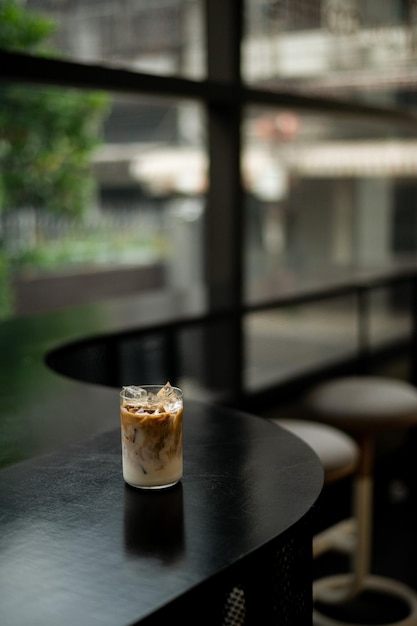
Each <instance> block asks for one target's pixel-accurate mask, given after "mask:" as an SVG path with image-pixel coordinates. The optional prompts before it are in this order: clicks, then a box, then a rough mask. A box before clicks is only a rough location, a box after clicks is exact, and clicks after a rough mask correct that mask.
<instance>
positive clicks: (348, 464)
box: [271, 419, 359, 482]
mask: <svg viewBox="0 0 417 626" xmlns="http://www.w3.org/2000/svg"><path fill="white" fill-rule="evenodd" d="M271 421H272V422H274V423H275V424H278V425H279V426H282V427H283V428H286V429H287V430H289V431H290V432H292V433H293V434H294V435H297V436H298V437H300V439H302V440H303V441H305V443H307V444H308V445H309V446H310V447H311V448H312V449H313V450H314V452H315V453H316V454H317V456H318V457H319V459H320V461H321V463H322V465H323V468H324V480H325V482H332V481H334V480H339V479H340V478H343V477H344V476H347V475H348V474H351V473H352V472H353V471H354V470H355V469H356V466H357V463H358V459H359V449H358V446H357V445H356V443H355V442H354V441H353V439H351V437H349V435H346V434H345V433H342V432H341V431H339V430H338V429H337V428H334V427H332V426H329V425H327V424H318V423H317V422H310V421H308V420H299V419H271Z"/></svg>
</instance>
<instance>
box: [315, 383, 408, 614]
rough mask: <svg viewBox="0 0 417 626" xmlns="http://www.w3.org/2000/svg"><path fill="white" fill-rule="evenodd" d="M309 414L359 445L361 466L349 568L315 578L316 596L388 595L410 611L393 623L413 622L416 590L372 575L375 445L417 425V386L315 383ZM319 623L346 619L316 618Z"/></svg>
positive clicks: (341, 598) (329, 600) (329, 598)
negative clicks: (388, 433) (377, 439)
mask: <svg viewBox="0 0 417 626" xmlns="http://www.w3.org/2000/svg"><path fill="white" fill-rule="evenodd" d="M307 408H308V409H309V411H310V414H311V417H312V419H314V420H318V421H319V422H321V423H325V424H327V425H331V426H333V427H334V428H337V429H341V430H343V431H344V432H345V433H348V434H349V435H351V436H352V437H353V438H354V439H355V440H356V441H357V443H358V446H359V450H360V455H359V465H358V467H357V470H356V472H355V489H354V491H355V496H354V508H355V514H354V526H353V527H352V530H353V531H354V535H353V536H354V542H353V545H352V555H353V561H352V572H351V573H349V574H338V575H334V576H328V577H326V578H323V579H321V580H318V581H315V584H314V588H313V595H314V600H315V602H316V601H319V602H322V603H333V604H334V603H343V602H346V601H348V600H350V599H352V598H354V597H356V596H357V595H358V594H359V593H360V592H362V591H365V590H370V591H374V592H382V593H385V594H391V595H393V596H396V597H398V598H400V599H401V600H402V601H403V602H404V603H405V604H406V605H407V606H408V610H409V611H408V615H407V616H406V617H405V618H403V619H400V620H399V621H396V622H391V625H392V624H395V625H396V626H399V625H401V626H415V625H416V624H417V594H416V593H415V592H414V591H413V590H412V589H410V588H409V587H407V586H406V585H404V584H402V583H400V582H398V581H395V580H392V579H390V578H385V577H381V576H374V575H371V573H370V562H371V544H372V508H373V500H372V497H373V479H374V447H375V437H376V435H377V433H379V432H381V431H387V430H398V429H408V428H410V427H412V426H414V425H416V424H417V390H416V389H415V388H414V387H413V386H412V385H410V384H408V383H406V382H403V381H400V380H394V379H391V378H384V377H371V376H362V377H347V378H340V379H336V380H333V381H329V382H326V383H323V384H321V385H319V386H318V387H317V388H316V389H314V390H313V392H312V393H311V394H310V395H309V396H308V398H307ZM316 617H317V623H318V624H322V625H323V626H328V625H333V624H341V623H344V624H345V626H346V622H340V621H336V620H334V619H328V618H327V617H326V616H324V617H322V616H316Z"/></svg>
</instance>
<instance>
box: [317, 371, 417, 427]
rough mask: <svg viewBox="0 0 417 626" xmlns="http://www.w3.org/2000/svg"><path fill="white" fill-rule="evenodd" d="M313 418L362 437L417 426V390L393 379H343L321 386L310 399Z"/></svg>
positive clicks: (367, 377) (375, 377) (371, 377)
mask: <svg viewBox="0 0 417 626" xmlns="http://www.w3.org/2000/svg"><path fill="white" fill-rule="evenodd" d="M308 405H309V408H310V410H311V411H312V413H313V416H315V417H317V418H319V419H320V420H322V421H324V422H327V423H329V424H332V425H334V426H336V427H339V428H342V429H344V430H347V431H349V432H352V433H355V434H360V433H364V432H368V433H371V432H376V431H381V430H387V429H403V428H407V427H409V426H412V425H414V424H417V389H415V387H413V386H412V385H411V384H409V383H406V382H404V381H401V380H395V379H392V378H384V377H378V376H362V377H347V378H339V379H337V380H334V381H330V382H326V383H323V384H322V385H319V386H318V387H317V388H316V389H315V390H314V391H313V392H312V393H311V394H310V396H309V398H308Z"/></svg>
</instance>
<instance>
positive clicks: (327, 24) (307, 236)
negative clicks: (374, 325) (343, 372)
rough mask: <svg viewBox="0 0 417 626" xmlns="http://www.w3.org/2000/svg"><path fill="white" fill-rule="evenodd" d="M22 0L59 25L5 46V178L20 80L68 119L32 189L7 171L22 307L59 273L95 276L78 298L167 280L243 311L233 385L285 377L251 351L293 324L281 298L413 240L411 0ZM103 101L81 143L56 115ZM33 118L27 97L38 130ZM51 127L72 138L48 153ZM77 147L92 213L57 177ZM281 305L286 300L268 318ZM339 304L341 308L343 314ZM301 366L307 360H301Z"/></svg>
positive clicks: (322, 284) (8, 235)
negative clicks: (268, 330)
mask: <svg viewBox="0 0 417 626" xmlns="http://www.w3.org/2000/svg"><path fill="white" fill-rule="evenodd" d="M7 2H9V3H13V2H14V0H7ZM16 4H17V3H16ZM18 6H20V7H21V11H23V12H27V11H30V12H33V15H35V16H37V17H38V18H40V17H41V18H42V19H44V18H48V19H50V20H52V22H53V24H54V27H53V28H52V27H51V28H50V27H49V26H48V23H47V22H45V23H44V25H43V26H42V28H43V29H44V32H45V34H44V36H43V37H42V38H41V41H38V42H37V43H36V42H35V43H34V42H33V41H32V43H31V42H30V41H29V43H28V41H27V39H26V40H25V39H23V43H24V45H23V44H22V40H20V39H19V40H18V41H17V42H10V43H9V45H7V46H5V49H4V50H3V51H2V52H1V59H0V61H1V64H0V67H1V70H0V72H1V76H0V80H1V81H2V91H1V93H0V104H1V103H2V102H3V111H2V118H1V119H2V121H3V129H2V131H1V132H2V138H3V150H2V152H0V161H1V159H3V177H4V176H6V174H7V168H5V166H4V164H5V163H6V161H5V154H6V151H5V150H4V146H6V147H7V146H10V145H11V143H12V142H11V139H12V138H11V137H10V136H8V135H7V132H8V129H7V123H6V122H7V119H8V118H7V115H9V116H10V115H12V114H13V118H14V119H15V120H17V121H16V124H18V123H19V120H18V116H17V115H16V113H17V111H18V108H14V109H13V108H11V107H10V102H12V100H7V98H10V94H11V93H12V92H13V91H14V90H21V91H20V101H19V102H20V104H21V103H22V101H23V102H25V101H26V103H27V102H28V101H29V102H33V103H34V104H33V112H32V114H33V119H36V116H42V115H43V112H44V111H45V109H47V108H48V106H49V107H52V112H53V115H54V120H55V126H56V129H55V126H52V125H51V126H50V129H51V132H50V133H49V134H48V133H47V132H45V133H44V137H43V140H44V141H45V145H46V148H48V150H47V149H46V148H45V150H44V153H43V152H42V151H41V150H40V149H39V146H38V147H36V141H38V140H39V138H37V137H36V136H35V137H34V138H33V141H34V145H33V150H34V152H33V154H34V155H36V158H38V157H39V156H42V154H43V157H44V158H43V160H42V159H41V161H42V162H41V163H40V164H38V165H37V167H38V168H40V169H39V170H37V171H38V176H36V175H35V170H33V169H32V171H31V170H30V168H29V169H28V170H27V171H26V176H22V180H24V179H26V180H24V184H27V185H28V193H27V194H26V195H25V194H22V193H20V195H19V194H18V193H17V191H19V192H20V191H22V189H19V188H18V187H16V186H15V191H16V194H15V196H11V195H10V194H11V192H10V190H9V192H8V193H9V196H8V197H9V198H14V199H15V200H16V199H17V198H21V200H20V201H19V202H17V200H16V202H17V204H16V202H15V203H11V201H10V202H9V204H8V205H7V206H4V203H5V201H6V200H5V198H6V197H7V196H6V191H7V189H6V186H5V182H4V180H5V179H3V185H2V188H3V195H2V200H1V202H2V205H3V206H2V213H1V238H2V248H1V250H2V252H1V254H2V258H3V259H4V261H3V263H2V267H6V270H7V271H8V272H11V275H12V278H13V285H14V287H15V289H16V294H18V293H19V292H18V289H21V292H20V294H21V295H20V296H18V297H16V298H15V300H16V304H17V307H19V306H22V309H21V310H20V311H19V309H17V312H18V313H20V314H22V313H23V314H24V313H25V312H30V308H29V304H28V303H31V305H32V307H33V306H35V304H37V306H39V307H41V306H45V300H44V299H39V298H38V299H37V302H36V298H33V296H31V295H30V294H33V291H30V289H32V288H34V287H35V286H36V285H35V283H37V284H38V283H39V282H42V281H44V283H45V282H47V281H51V282H49V283H48V284H53V283H52V281H53V279H54V278H56V277H57V276H58V278H57V280H59V281H61V284H62V281H63V280H64V279H68V280H71V281H72V280H73V279H74V274H78V275H79V278H80V280H81V279H84V280H85V283H84V287H83V289H81V288H78V289H77V290H76V292H77V294H78V297H80V298H81V296H82V294H84V296H83V297H84V300H83V301H84V302H87V301H92V300H93V301H98V300H100V299H104V298H108V297H114V296H116V297H120V296H123V295H126V294H131V293H139V292H140V293H147V292H149V291H152V290H153V291H155V290H162V291H163V290H169V291H170V293H171V294H176V297H177V298H178V301H181V302H183V303H186V304H184V309H183V310H186V309H187V306H188V305H189V306H190V309H189V310H190V311H191V312H192V314H193V315H196V314H198V315H200V314H201V315H202V316H204V315H208V316H210V315H213V316H216V315H220V316H221V315H226V316H229V322H231V325H230V326H229V325H228V324H226V323H225V324H224V327H227V328H229V330H230V328H233V329H234V330H233V333H235V334H234V335H233V337H231V336H230V332H229V331H227V332H223V331H222V332H220V331H219V333H217V335H218V336H219V337H222V336H224V337H225V340H228V341H231V343H232V344H233V346H234V349H233V350H235V352H236V353H235V354H234V352H233V350H231V351H229V350H228V359H227V362H228V364H229V366H230V368H232V367H234V369H235V370H236V375H235V376H234V377H233V376H232V379H233V380H231V382H230V386H232V387H233V386H234V388H235V391H236V390H238V391H239V392H241V391H242V389H243V388H244V387H245V385H249V387H252V388H253V387H255V388H256V389H261V388H262V387H264V386H268V385H270V384H273V380H277V377H276V376H275V375H274V376H273V377H272V379H271V378H270V376H269V375H266V376H265V374H264V373H265V371H266V370H267V369H268V367H267V365H265V364H263V370H262V371H263V373H262V375H260V376H259V375H258V373H257V372H258V370H257V365H256V363H257V361H258V356H257V350H258V347H259V345H260V342H261V343H262V342H264V341H265V333H264V322H265V324H266V325H267V326H268V325H269V326H268V327H271V320H272V321H273V322H274V324H275V322H277V324H278V326H279V327H280V328H281V327H282V328H289V324H288V321H289V318H285V315H284V317H282V316H281V304H282V301H283V300H285V299H286V298H287V299H290V298H291V296H294V295H297V294H298V295H300V291H301V292H303V293H304V294H310V295H311V297H313V296H314V291H315V290H321V289H323V288H333V287H335V288H339V287H340V285H344V284H346V281H349V280H350V279H351V277H352V275H353V274H355V273H358V272H359V273H360V272H372V271H375V270H378V271H384V270H386V269H387V268H391V267H392V266H393V264H394V263H400V262H402V261H403V258H404V255H407V257H408V258H409V256H410V255H412V256H414V255H415V253H416V251H417V236H415V234H414V232H412V233H410V232H408V231H407V227H404V219H405V217H404V216H405V215H406V223H407V224H408V223H409V222H408V220H411V223H413V224H414V223H417V222H415V219H414V216H415V213H416V211H417V208H416V206H415V203H413V202H412V200H410V198H412V197H414V194H415V190H416V185H415V182H414V180H415V175H416V173H417V138H416V125H415V118H414V104H415V99H416V85H415V79H414V70H413V66H414V63H415V49H416V48H415V41H414V40H415V33H414V31H415V20H416V19H417V18H416V12H415V11H414V9H413V3H408V4H407V7H408V10H404V7H405V3H403V2H399V1H398V2H397V1H395V0H387V1H386V2H384V3H382V5H381V3H380V2H378V1H377V0H367V1H366V2H361V3H358V2H356V1H355V0H322V1H321V2H305V1H303V0H300V1H299V2H285V1H273V0H263V1H262V2H258V1H257V0H256V1H255V0H246V2H243V0H242V1H237V2H220V3H218V2H212V1H211V0H182V1H181V0H140V1H139V0H125V1H124V2H123V3H120V2H116V1H113V0H101V1H99V0H95V1H93V0H91V1H89V2H83V3H79V2H75V1H71V0H68V1H66V2H48V0H29V1H28V2H26V3H25V5H24V6H23V5H20V4H19V5H18ZM381 7H383V8H381ZM22 19H23V18H22ZM25 90H26V94H27V97H26V98H25V97H24V93H25ZM42 94H43V98H42V97H41V96H42ZM89 98H90V99H92V100H91V102H92V104H91V102H90V106H93V105H94V103H96V106H97V107H98V108H97V109H94V106H93V113H94V115H93V114H92V112H91V110H90V109H86V111H87V112H86V113H85V115H84V117H81V120H84V121H85V122H86V127H82V129H81V130H79V134H78V144H77V145H75V146H74V145H73V146H72V148H71V150H72V152H71V150H70V149H69V148H68V145H69V142H68V140H69V138H74V136H77V134H76V133H75V132H74V128H73V127H71V126H69V127H68V130H65V128H64V130H62V125H61V126H60V120H61V122H62V123H64V122H63V120H62V119H61V118H60V115H59V111H61V112H62V111H67V110H71V106H72V107H73V108H74V107H75V105H77V106H78V107H81V110H82V106H84V104H85V102H86V101H89V100H88V99H89ZM36 102H37V103H38V104H37V106H36V107H35V103H36ZM57 103H58V104H57ZM70 105H71V106H70ZM399 105H401V107H399ZM16 106H17V105H16ZM39 107H40V108H39ZM54 107H55V108H54ZM21 111H22V114H23V113H24V112H25V109H24V107H23V108H22V109H21ZM30 119H31V116H29V115H28V112H27V108H26V113H25V115H24V116H23V118H22V120H23V121H22V127H21V128H25V129H26V131H27V132H29V130H28V128H27V123H28V121H30ZM81 120H80V116H78V117H77V118H76V119H75V121H74V124H78V128H79V127H80V121H81ZM67 122H68V120H67ZM87 122H88V123H87ZM45 128H48V127H47V126H46V127H45ZM26 131H25V132H26ZM52 131H53V132H52ZM58 131H59V132H58ZM81 131H82V132H81ZM16 133H17V134H16V136H19V135H20V136H22V134H21V133H19V132H18V128H16ZM54 139H55V140H58V139H59V150H58V149H54V150H51V149H50V144H51V143H52V141H53V140H54ZM90 140H91V141H92V142H93V144H94V145H92V146H91V150H90V147H89V144H88V142H89V141H90ZM7 142H8V144H7ZM86 142H87V144H88V145H86ZM26 147H27V146H26ZM65 147H66V149H67V152H68V151H69V153H70V156H71V155H72V157H73V161H72V165H74V155H75V154H76V150H81V151H82V154H83V158H87V156H88V161H86V167H85V168H84V169H86V170H88V171H87V172H84V173H85V174H86V178H85V181H86V187H85V190H84V191H85V193H86V194H87V193H88V194H89V195H88V200H87V201H85V198H84V205H83V207H80V211H79V212H78V214H77V212H76V211H75V210H74V211H71V202H75V201H73V200H72V198H73V196H71V195H69V193H70V192H71V193H73V192H74V189H78V186H76V185H70V186H69V187H67V189H69V191H68V194H67V195H64V194H63V195H61V196H58V195H57V193H56V194H55V195H54V193H52V192H51V189H60V188H59V187H56V188H52V187H51V189H49V188H48V185H49V186H50V184H51V181H52V176H51V175H50V172H51V171H52V169H53V168H54V167H55V168H57V171H58V173H60V174H62V177H63V180H62V181H61V180H60V182H61V184H62V185H63V186H64V189H65V185H64V182H65V176H66V175H67V174H68V172H69V171H70V168H69V166H68V167H67V166H65V167H64V166H62V168H61V169H60V168H59V164H58V165H57V158H58V156H59V155H61V158H63V154H64V153H65V150H64V148H65ZM87 148H88V150H87ZM43 149H44V148H42V150H43ZM87 153H88V155H87ZM35 161H36V160H35ZM36 163H37V161H36ZM66 163H67V162H66ZM30 164H31V162H30V159H29V165H30ZM75 164H77V161H76V159H75ZM32 165H33V162H32ZM87 165H88V167H87ZM48 167H49V168H51V169H49V170H48ZM42 168H44V169H42ZM20 171H21V173H22V171H23V170H22V168H21V170H20ZM73 171H76V169H75V170H73ZM39 172H41V174H39ZM42 172H43V174H42ZM29 174H31V175H29ZM41 179H42V180H43V182H44V185H43V186H42V185H41V184H40V183H41ZM83 180H84V179H83ZM6 182H7V184H11V183H10V181H6ZM29 183H31V185H32V187H30V185H29ZM87 183H88V184H87ZM79 188H80V190H81V188H82V185H81V178H80V185H79ZM37 189H38V194H37V195H36V193H35V190H37ZM83 189H84V187H83ZM30 190H32V192H31V191H30ZM48 190H49V195H48ZM60 193H63V192H62V191H61V192H60ZM404 194H406V196H407V203H406V204H407V206H406V207H405V204H404V201H403V200H404ZM51 198H52V200H51ZM58 198H60V201H59V202H58ZM68 198H70V200H68ZM49 200H51V201H49ZM81 200H82V199H80V198H79V201H80V202H81ZM66 202H67V204H66ZM65 206H69V210H67V211H63V210H62V208H63V207H65ZM54 207H55V208H54ZM74 207H75V204H73V208H74ZM404 207H405V208H404ZM81 209H83V210H81ZM72 213H74V214H72ZM413 220H414V221H413ZM58 261H59V263H61V265H59V264H57V263H58ZM54 263H55V265H54ZM0 271H1V270H0ZM3 271H4V270H3ZM92 274H95V276H94V279H91V275H92ZM68 284H69V283H68ZM110 286H111V288H110ZM25 287H26V288H27V289H28V290H29V291H27V292H26V293H27V296H26V300H25V302H26V303H27V304H24V303H23V301H24V298H23V295H22V294H23V289H24V288H25ZM94 290H96V291H94ZM48 291H49V293H53V289H49V290H48ZM28 294H29V295H28ZM19 297H20V298H21V301H20V304H19ZM297 297H298V296H297ZM278 301H280V302H279V303H278V304H279V308H280V315H275V313H274V314H273V315H272V314H271V315H269V314H268V315H266V317H265V315H264V313H265V311H266V310H267V309H269V308H274V306H275V304H277V302H278ZM376 301H379V300H378V298H377V299H376ZM339 302H342V301H337V302H335V303H334V304H335V306H334V307H332V306H331V305H330V304H329V310H330V312H331V314H332V315H336V314H335V313H334V312H335V311H337V312H338V311H339V310H340V308H343V307H341V306H339V304H338V303H339ZM349 302H350V300H349ZM389 302H390V300H389V298H388V299H384V309H383V313H384V315H385V313H386V307H387V306H388V308H389ZM387 303H388V304H387ZM69 304H71V303H69V302H68V301H65V302H62V301H61V302H55V303H53V304H52V305H51V308H53V307H59V306H68V305H69ZM293 304H294V303H293ZM298 305H299V306H300V307H301V308H302V303H301V302H299V303H298V304H297V306H298ZM25 306H26V307H27V309H25V308H24V307H25ZM301 308H300V309H297V312H298V311H299V310H300V311H301ZM348 308H349V315H348V317H349V322H348V325H349V328H348V331H347V333H346V335H345V337H344V339H343V341H344V343H343V345H342V344H340V345H335V344H334V343H333V341H332V342H331V345H330V352H331V359H334V358H336V357H337V358H339V357H340V356H343V354H347V353H350V351H351V348H352V349H353V350H355V347H356V343H355V342H356V340H355V341H354V340H353V336H354V335H355V333H354V332H353V331H352V326H351V324H352V316H353V317H354V316H355V307H354V306H353V305H352V306H351V304H349V307H348ZM376 308H377V307H376ZM263 309H265V311H264V310H263ZM183 310H182V311H183ZM314 310H318V309H314ZM352 311H353V313H352ZM373 311H374V309H373ZM177 314H178V313H177V311H175V310H173V311H172V319H174V318H175V316H176V315H177ZM326 315H327V313H326ZM167 317H169V314H167ZM284 318H285V319H284ZM387 318H388V319H389V315H387ZM222 324H223V322H222ZM222 324H220V326H221V327H222V329H223V325H222ZM306 328H307V331H306V335H308V334H309V333H315V331H314V330H312V328H313V327H312V326H311V325H310V324H307V326H306ZM292 329H296V327H295V326H292ZM203 334H204V333H203ZM295 334H296V335H297V334H298V330H295ZM290 335H291V333H290ZM286 337H287V338H288V335H287V336H286ZM332 339H334V337H332ZM217 341H220V342H221V339H220V338H219V339H217ZM201 343H202V344H204V345H206V344H207V341H206V340H205V339H204V340H203V339H201ZM319 343H320V342H319ZM352 343H353V344H355V345H353V346H352ZM302 354H303V351H301V352H300V355H302ZM271 358H272V357H271ZM245 359H246V360H245ZM302 360H303V357H300V361H302ZM318 362H320V363H321V362H322V357H320V358H319V359H316V358H315V357H313V356H312V358H311V361H309V363H310V365H311V367H315V366H316V365H317V363H318ZM233 363H234V366H233ZM305 365H306V363H304V364H302V366H300V363H298V364H294V366H293V369H292V370H291V372H292V373H291V375H292V376H295V375H296V373H297V371H301V369H302V370H304V369H305ZM310 365H309V367H310ZM187 368H188V370H189V371H192V369H193V368H192V366H188V365H187ZM248 372H249V374H248ZM251 372H252V373H251Z"/></svg>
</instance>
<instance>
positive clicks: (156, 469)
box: [120, 383, 183, 489]
mask: <svg viewBox="0 0 417 626" xmlns="http://www.w3.org/2000/svg"><path fill="white" fill-rule="evenodd" d="M182 414H183V394H182V391H181V389H178V387H172V386H171V385H170V384H169V383H166V385H142V386H136V385H130V386H129V387H122V390H121V392H120V420H121V430H122V464H123V478H124V480H125V481H126V482H127V483H128V484H129V485H131V486H132V487H138V488H141V489H163V488H165V487H171V486H172V485H175V484H176V483H177V482H178V481H179V480H180V479H181V477H182V465H183V461H182V459H183V455H182Z"/></svg>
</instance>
